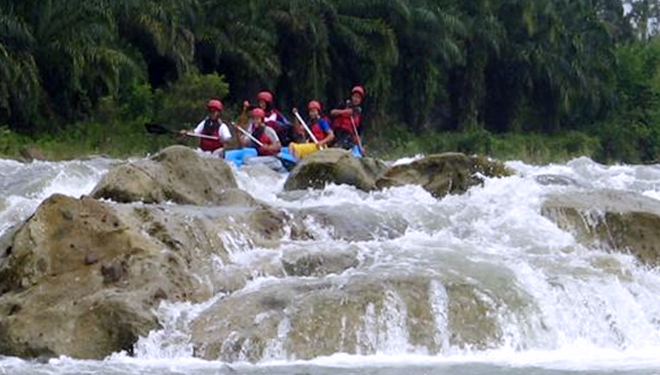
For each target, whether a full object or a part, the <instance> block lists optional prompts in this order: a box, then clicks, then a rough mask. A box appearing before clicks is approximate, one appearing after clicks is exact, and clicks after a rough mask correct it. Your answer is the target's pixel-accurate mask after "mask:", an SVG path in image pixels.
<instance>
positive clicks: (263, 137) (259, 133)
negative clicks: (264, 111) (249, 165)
mask: <svg viewBox="0 0 660 375" xmlns="http://www.w3.org/2000/svg"><path fill="white" fill-rule="evenodd" d="M252 136H253V137H254V138H256V139H258V140H259V142H261V143H263V144H264V146H266V145H271V144H273V141H272V140H271V139H270V137H269V136H268V135H267V134H266V125H262V126H260V127H258V128H256V129H255V130H254V131H253V132H252ZM255 146H256V148H257V152H258V153H259V156H272V155H277V152H275V151H271V150H267V149H266V148H265V147H262V146H259V145H257V144H255Z"/></svg>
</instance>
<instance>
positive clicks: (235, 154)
mask: <svg viewBox="0 0 660 375" xmlns="http://www.w3.org/2000/svg"><path fill="white" fill-rule="evenodd" d="M351 154H353V156H355V157H356V158H361V157H362V153H361V152H360V148H359V147H358V146H353V148H352V149H351ZM253 156H257V149H255V148H252V147H243V148H238V149H235V150H226V151H225V160H226V161H230V162H232V163H234V164H235V165H236V166H237V167H240V166H241V165H243V161H244V160H245V159H246V158H250V157H253ZM277 157H278V158H279V159H280V160H282V161H283V162H288V163H292V164H296V163H298V159H297V158H296V157H295V156H294V155H293V154H291V152H290V151H289V148H288V147H282V151H280V153H279V154H277Z"/></svg>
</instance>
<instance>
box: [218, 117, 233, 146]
mask: <svg viewBox="0 0 660 375" xmlns="http://www.w3.org/2000/svg"><path fill="white" fill-rule="evenodd" d="M218 134H219V135H220V139H222V140H223V141H224V142H227V141H229V140H230V139H231V132H230V131H229V126H227V124H225V123H224V122H223V123H222V124H221V125H220V129H219V130H218Z"/></svg>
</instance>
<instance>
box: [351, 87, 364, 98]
mask: <svg viewBox="0 0 660 375" xmlns="http://www.w3.org/2000/svg"><path fill="white" fill-rule="evenodd" d="M355 93H358V94H360V96H362V97H363V98H364V87H362V86H359V85H358V86H355V87H353V89H351V94H355Z"/></svg>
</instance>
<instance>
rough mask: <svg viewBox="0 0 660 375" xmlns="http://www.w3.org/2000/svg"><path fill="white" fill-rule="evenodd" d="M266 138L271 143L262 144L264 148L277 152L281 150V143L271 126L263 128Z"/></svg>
mask: <svg viewBox="0 0 660 375" xmlns="http://www.w3.org/2000/svg"><path fill="white" fill-rule="evenodd" d="M264 132H265V133H266V135H267V136H268V138H270V141H271V144H269V145H264V148H265V149H267V150H268V151H271V152H274V153H278V152H280V150H282V144H281V143H280V138H279V137H278V136H277V133H276V132H275V130H273V129H272V128H269V127H266V129H265V130H264Z"/></svg>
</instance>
